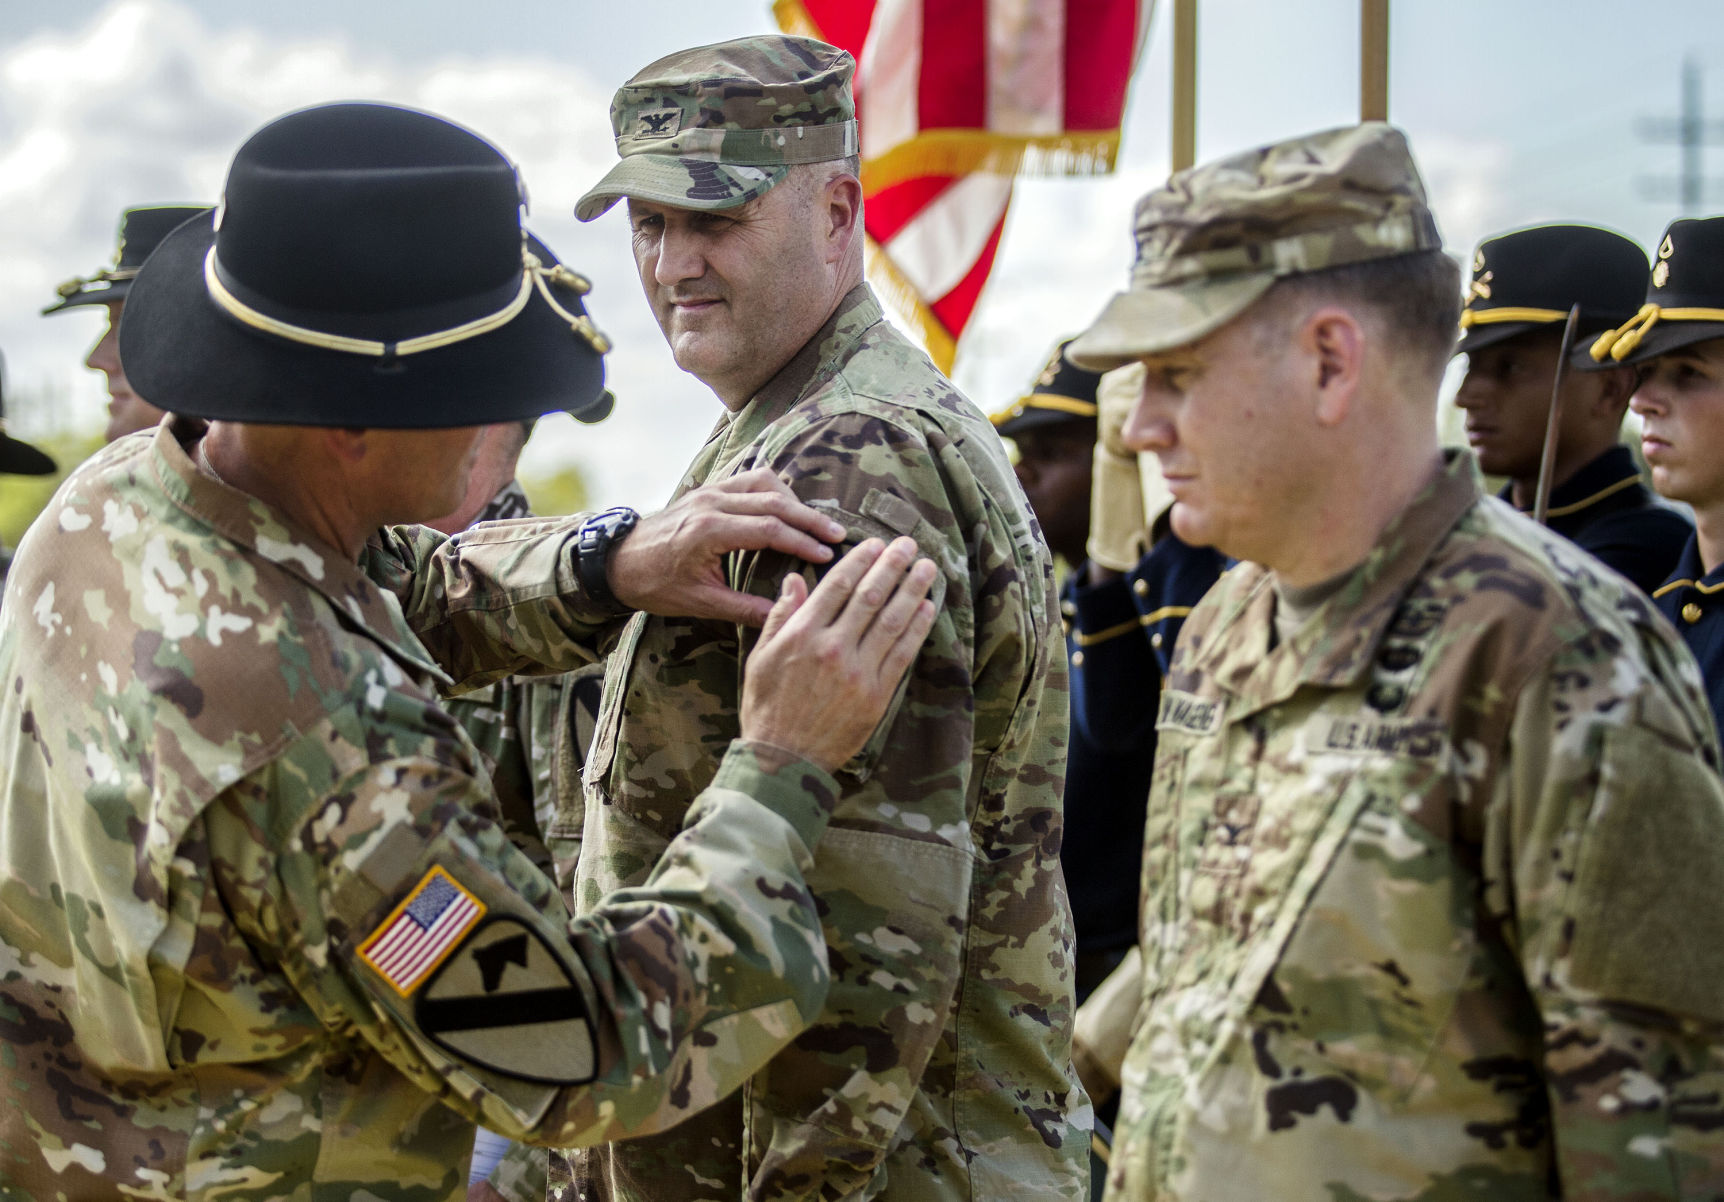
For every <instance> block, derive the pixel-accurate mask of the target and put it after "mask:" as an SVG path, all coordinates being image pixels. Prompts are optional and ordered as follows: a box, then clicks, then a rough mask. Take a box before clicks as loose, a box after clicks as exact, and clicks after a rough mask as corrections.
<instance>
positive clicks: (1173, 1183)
mask: <svg viewBox="0 0 1724 1202" xmlns="http://www.w3.org/2000/svg"><path fill="white" fill-rule="evenodd" d="M1273 609H1274V592H1273V589H1272V587H1271V582H1270V580H1269V579H1268V577H1267V574H1266V573H1265V571H1264V570H1263V569H1262V568H1260V567H1257V566H1254V565H1241V566H1239V567H1237V568H1235V569H1233V570H1232V571H1230V572H1228V573H1227V574H1226V575H1224V576H1223V577H1222V579H1221V582H1220V583H1219V584H1218V585H1217V586H1216V588H1215V590H1214V591H1213V592H1211V593H1210V594H1209V595H1208V596H1207V597H1206V598H1205V599H1204V600H1203V602H1202V603H1201V604H1199V605H1198V607H1197V608H1196V610H1195V611H1194V612H1193V613H1192V615H1191V617H1190V619H1189V620H1188V621H1187V623H1186V625H1185V629H1184V630H1183V632H1182V633H1181V635H1180V639H1179V645H1178V647H1177V649H1176V650H1175V653H1174V663H1173V666H1172V672H1171V674H1170V677H1169V680H1168V687H1167V689H1166V691H1165V692H1164V693H1163V695H1162V703H1161V716H1160V721H1159V728H1160V739H1161V742H1160V754H1159V756H1158V758H1157V762H1156V770H1155V784H1154V787H1153V791H1152V794H1151V799H1150V820H1149V824H1148V827H1147V831H1146V838H1145V862H1144V872H1143V880H1144V908H1143V922H1142V935H1141V938H1142V948H1143V964H1144V970H1143V989H1142V999H1143V1000H1142V1009H1141V1012H1140V1014H1139V1016H1138V1021H1137V1026H1136V1030H1135V1031H1134V1033H1133V1037H1132V1041H1131V1046H1130V1050H1129V1052H1128V1053H1127V1055H1126V1060H1125V1065H1124V1073H1123V1099H1122V1103H1121V1108H1120V1118H1119V1124H1118V1127H1117V1129H1116V1140H1115V1144H1114V1149H1113V1163H1112V1167H1111V1170H1110V1175H1109V1184H1108V1197H1109V1198H1111V1199H1116V1200H1117V1199H1134V1200H1135V1199H1147V1198H1157V1199H1220V1198H1253V1199H1255V1198H1276V1199H1284V1200H1286V1202H1317V1200H1319V1199H1321V1200H1323V1202H1332V1200H1334V1199H1364V1198H1371V1199H1415V1198H1417V1199H1429V1200H1431V1202H1437V1200H1439V1199H1451V1198H1461V1197H1467V1198H1490V1199H1492V1202H1512V1200H1516V1199H1544V1198H1555V1197H1562V1198H1567V1199H1570V1200H1571V1202H1572V1200H1574V1199H1607V1198H1608V1199H1615V1198H1635V1199H1646V1198H1677V1197H1688V1198H1697V1197H1701V1196H1705V1197H1712V1196H1715V1195H1716V1194H1717V1193H1718V1192H1719V1190H1720V1189H1721V1188H1724V1101H1721V1098H1724V1062H1721V1061H1720V1052H1721V1050H1724V1048H1721V1045H1720V1039H1721V1038H1724V1025H1721V1024H1724V893H1721V892H1720V890H1719V889H1718V887H1717V880H1718V865H1719V863H1720V862H1721V861H1724V789H1721V786H1720V782H1719V779H1718V777H1717V775H1716V768H1717V764H1718V746H1717V741H1716V739H1715V737H1714V736H1713V734H1712V732H1711V730H1710V723H1709V721H1708V717H1707V713H1706V708H1705V701H1704V699H1703V698H1702V696H1701V694H1700V689H1699V680H1698V678H1697V676H1696V673H1695V670H1694V665H1693V661H1692V659H1690V657H1689V656H1688V655H1687V653H1686V652H1685V651H1684V649H1683V648H1682V645H1681V643H1680V642H1679V641H1678V640H1677V638H1676V637H1675V635H1674V634H1673V632H1672V631H1671V630H1670V628H1669V627H1668V626H1667V625H1666V624H1665V622H1664V621H1663V620H1662V619H1661V618H1659V617H1658V616H1657V615H1656V614H1655V613H1654V612H1653V611H1652V607H1651V605H1650V603H1649V602H1648V601H1647V599H1646V598H1645V597H1644V595H1643V594H1641V593H1640V592H1639V591H1638V590H1637V589H1635V588H1633V587H1632V586H1631V585H1630V584H1629V583H1628V582H1627V581H1626V580H1624V579H1622V578H1621V577H1619V576H1617V575H1616V574H1615V573H1614V572H1609V571H1605V570H1602V569H1601V568H1600V567H1599V566H1598V564H1597V561H1596V560H1594V559H1592V558H1591V557H1590V556H1588V555H1586V554H1585V553H1584V552H1581V551H1579V550H1578V549H1577V548H1575V547H1574V546H1573V545H1572V544H1571V543H1569V542H1567V540H1565V539H1562V538H1560V537H1558V536H1556V535H1555V534H1553V533H1551V532H1549V531H1547V530H1544V529H1541V528H1540V527H1538V526H1535V525H1533V524H1532V523H1531V522H1529V521H1527V520H1526V519H1525V518H1523V517H1521V516H1519V515H1517V514H1515V513H1514V512H1513V511H1512V510H1511V509H1510V508H1509V507H1508V506H1506V505H1504V504H1503V503H1502V502H1501V501H1499V500H1497V499H1495V498H1481V496H1480V495H1479V491H1478V484H1477V480H1476V477H1475V476H1474V474H1473V468H1472V464H1471V460H1470V458H1469V457H1467V456H1465V455H1458V456H1456V457H1454V458H1453V459H1451V461H1450V462H1449V464H1448V465H1447V467H1446V469H1445V470H1444V471H1443V472H1442V473H1441V474H1440V475H1439V476H1438V477H1437V478H1436V479H1435V481H1434V482H1433V483H1432V484H1431V485H1430V486H1429V487H1427V489H1426V490H1425V491H1424V492H1423V493H1422V494H1421V495H1420V497H1419V498H1417V499H1416V500H1415V501H1414V503H1413V504H1412V505H1411V506H1409V507H1408V509H1407V510H1406V511H1405V512H1404V513H1403V514H1402V515H1401V516H1400V517H1399V518H1398V519H1397V520H1396V521H1395V523H1393V524H1392V525H1391V526H1390V528H1389V529H1388V530H1387V531H1386V532H1385V533H1384V535H1383V536H1382V538H1381V539H1380V540H1379V542H1378V544H1377V546H1376V547H1375V549H1374V550H1373V551H1372V552H1371V554H1370V555H1369V556H1368V557H1367V558H1366V560H1365V561H1364V563H1363V564H1362V565H1360V567H1359V568H1358V569H1357V570H1356V571H1355V573H1354V574H1353V576H1352V577H1351V579H1350V580H1349V581H1348V583H1347V584H1346V585H1345V586H1343V588H1342V590H1341V591H1340V592H1339V593H1338V594H1337V595H1336V596H1334V597H1332V598H1331V599H1330V600H1329V601H1328V602H1327V603H1326V604H1325V606H1324V607H1323V608H1322V609H1320V610H1319V611H1318V612H1317V613H1316V614H1314V615H1313V616H1312V617H1311V618H1310V619H1309V620H1308V621H1307V622H1306V623H1305V624H1304V625H1303V626H1302V627H1301V628H1300V629H1299V630H1298V631H1297V632H1296V633H1295V634H1294V635H1293V636H1292V637H1291V638H1290V639H1289V640H1288V641H1286V642H1284V643H1281V644H1279V645H1273V644H1272V638H1271V630H1272V626H1273Z"/></svg>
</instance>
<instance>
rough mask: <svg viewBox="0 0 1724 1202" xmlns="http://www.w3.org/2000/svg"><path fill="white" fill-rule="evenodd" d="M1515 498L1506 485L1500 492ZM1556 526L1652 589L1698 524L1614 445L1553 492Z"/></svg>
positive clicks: (1622, 448)
mask: <svg viewBox="0 0 1724 1202" xmlns="http://www.w3.org/2000/svg"><path fill="white" fill-rule="evenodd" d="M1499 495H1500V496H1501V497H1502V499H1503V500H1505V501H1509V503H1510V504H1513V501H1512V500H1511V499H1510V497H1509V490H1508V489H1507V488H1506V487H1505V488H1504V489H1503V491H1502V492H1501V493H1500V494H1499ZM1547 518H1548V523H1549V526H1550V528H1551V529H1552V530H1554V531H1556V532H1557V533H1558V534H1560V535H1562V536H1563V537H1564V538H1566V539H1568V540H1569V541H1570V542H1572V543H1575V544H1577V545H1578V546H1579V547H1580V549H1581V550H1583V551H1586V552H1589V553H1590V554H1591V555H1593V556H1594V557H1595V558H1597V559H1600V560H1602V561H1603V562H1604V563H1606V564H1608V565H1609V566H1610V567H1612V568H1615V569H1616V570H1617V571H1618V572H1621V573H1622V574H1623V575H1624V576H1626V577H1628V578H1629V579H1630V580H1632V581H1633V582H1634V583H1635V584H1637V585H1639V586H1640V588H1641V590H1642V591H1643V592H1647V593H1650V592H1652V591H1653V590H1654V589H1656V588H1657V587H1658V586H1659V585H1660V584H1661V583H1663V581H1664V579H1665V577H1666V576H1667V575H1669V572H1670V565H1671V564H1673V563H1675V562H1676V561H1677V557H1678V556H1680V555H1681V554H1682V548H1683V547H1684V546H1686V545H1687V544H1688V543H1689V542H1690V541H1691V540H1692V539H1693V537H1694V526H1693V525H1692V524H1691V523H1690V522H1689V521H1688V519H1687V518H1686V517H1684V516H1682V514H1681V513H1679V512H1677V510H1675V509H1673V508H1672V507H1671V506H1670V505H1668V504H1666V503H1665V502H1663V501H1661V500H1659V498H1658V497H1657V496H1656V495H1654V493H1653V492H1652V490H1651V489H1650V488H1647V487H1646V484H1645V482H1644V481H1642V480H1641V478H1640V468H1639V465H1637V464H1636V463H1635V462H1634V454H1633V452H1631V451H1630V450H1629V449H1628V448H1627V447H1625V446H1614V447H1611V448H1610V450H1608V451H1606V452H1605V453H1604V454H1602V455H1600V456H1599V457H1598V458H1597V459H1594V460H1593V461H1592V462H1591V463H1589V464H1587V465H1586V466H1585V467H1583V468H1581V469H1580V470H1579V471H1578V472H1576V473H1575V474H1574V475H1573V476H1571V477H1569V478H1568V479H1567V480H1565V481H1563V483H1562V484H1561V486H1559V487H1557V488H1553V489H1552V490H1551V493H1550V512H1549V513H1548V515H1547Z"/></svg>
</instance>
